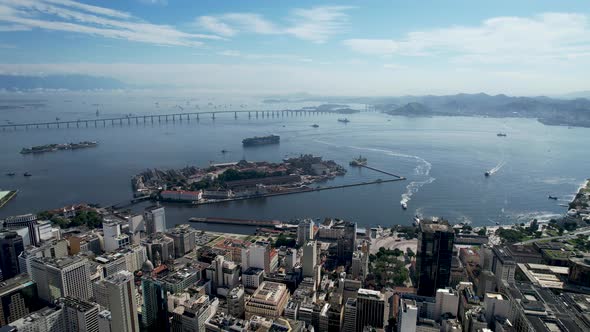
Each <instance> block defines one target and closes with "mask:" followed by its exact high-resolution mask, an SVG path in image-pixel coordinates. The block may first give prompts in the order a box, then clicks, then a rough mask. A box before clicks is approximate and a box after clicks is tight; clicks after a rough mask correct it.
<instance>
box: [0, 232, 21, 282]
mask: <svg viewBox="0 0 590 332" xmlns="http://www.w3.org/2000/svg"><path fill="white" fill-rule="evenodd" d="M24 249H25V247H24V244H23V238H22V237H21V236H20V235H18V234H17V233H16V232H12V231H2V232H0V270H1V271H2V280H6V279H10V278H12V277H14V276H16V275H17V274H19V273H20V268H19V264H18V256H19V255H20V254H21V253H22V252H23V251H24Z"/></svg>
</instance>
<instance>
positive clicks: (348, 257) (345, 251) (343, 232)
mask: <svg viewBox="0 0 590 332" xmlns="http://www.w3.org/2000/svg"><path fill="white" fill-rule="evenodd" d="M332 228H334V229H337V230H339V231H340V235H339V237H338V240H337V249H338V260H340V262H343V263H349V262H351V261H352V254H353V253H354V251H355V250H356V223H354V222H351V221H339V222H338V223H337V224H335V225H334V226H332Z"/></svg>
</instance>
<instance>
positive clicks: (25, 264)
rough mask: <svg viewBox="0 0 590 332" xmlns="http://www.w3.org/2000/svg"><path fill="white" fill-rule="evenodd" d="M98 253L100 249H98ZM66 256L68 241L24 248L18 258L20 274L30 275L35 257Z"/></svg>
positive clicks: (56, 241)
mask: <svg viewBox="0 0 590 332" xmlns="http://www.w3.org/2000/svg"><path fill="white" fill-rule="evenodd" d="M99 251H100V249H99ZM67 255H68V241H66V240H54V241H51V242H45V243H42V244H41V246H40V247H33V246H29V247H25V250H24V251H23V252H22V253H21V254H20V255H19V256H18V264H19V269H20V272H21V273H28V274H29V275H30V274H31V272H30V271H31V260H32V259H33V258H35V257H47V258H54V259H57V258H62V257H65V256H67Z"/></svg>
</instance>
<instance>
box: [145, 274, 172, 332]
mask: <svg viewBox="0 0 590 332" xmlns="http://www.w3.org/2000/svg"><path fill="white" fill-rule="evenodd" d="M141 290H142V295H143V296H142V297H143V305H142V310H141V320H142V323H143V328H144V329H146V330H147V331H164V330H166V329H167V327H168V313H167V307H166V289H165V287H164V284H163V282H161V281H160V280H157V279H155V278H143V279H141Z"/></svg>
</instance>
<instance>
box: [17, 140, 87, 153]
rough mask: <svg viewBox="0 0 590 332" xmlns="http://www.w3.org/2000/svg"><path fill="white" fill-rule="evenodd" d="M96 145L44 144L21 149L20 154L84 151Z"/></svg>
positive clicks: (82, 143)
mask: <svg viewBox="0 0 590 332" xmlns="http://www.w3.org/2000/svg"><path fill="white" fill-rule="evenodd" d="M97 145H98V142H90V141H84V142H79V143H66V144H46V145H38V146H33V147H30V148H23V149H22V150H21V151H20V153H22V154H31V153H45V152H55V151H59V150H76V149H84V148H91V147H95V146H97Z"/></svg>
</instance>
